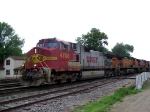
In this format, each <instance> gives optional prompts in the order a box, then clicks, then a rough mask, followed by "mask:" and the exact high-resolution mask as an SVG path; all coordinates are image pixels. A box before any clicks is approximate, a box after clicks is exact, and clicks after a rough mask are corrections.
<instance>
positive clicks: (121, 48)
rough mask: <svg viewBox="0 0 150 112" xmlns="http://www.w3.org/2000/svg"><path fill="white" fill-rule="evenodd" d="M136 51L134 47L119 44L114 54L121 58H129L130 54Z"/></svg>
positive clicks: (113, 49) (114, 49)
mask: <svg viewBox="0 0 150 112" xmlns="http://www.w3.org/2000/svg"><path fill="white" fill-rule="evenodd" d="M133 51H134V47H133V45H129V44H123V43H117V44H116V45H115V46H114V47H113V48H112V52H113V53H114V54H116V55H118V56H120V57H129V56H131V55H130V53H132V52H133Z"/></svg>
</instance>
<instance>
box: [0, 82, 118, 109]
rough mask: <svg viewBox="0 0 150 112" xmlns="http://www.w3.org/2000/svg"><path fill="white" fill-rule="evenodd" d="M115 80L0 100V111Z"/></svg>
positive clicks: (71, 93) (79, 91) (85, 89)
mask: <svg viewBox="0 0 150 112" xmlns="http://www.w3.org/2000/svg"><path fill="white" fill-rule="evenodd" d="M119 80H120V79H119ZM116 81H118V80H117V79H110V80H108V79H106V80H103V81H95V82H91V83H87V84H81V85H74V86H71V87H68V88H64V89H58V90H55V91H49V92H44V93H41V94H35V95H30V96H25V97H20V98H16V99H11V100H6V101H1V102H0V105H1V106H0V108H1V110H0V111H1V112H6V111H11V110H15V109H19V108H21V107H26V106H29V105H32V104H36V103H40V102H44V101H48V100H54V99H57V98H62V97H65V96H69V95H73V94H77V93H82V92H86V91H89V90H92V89H95V88H98V87H103V86H106V85H110V84H111V83H115V82H116ZM31 99H32V101H30V100H31ZM9 104H10V105H11V104H13V105H14V106H9ZM15 104H16V105H15ZM18 104H19V105H18Z"/></svg>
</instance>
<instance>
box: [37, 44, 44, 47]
mask: <svg viewBox="0 0 150 112" xmlns="http://www.w3.org/2000/svg"><path fill="white" fill-rule="evenodd" d="M43 46H44V44H43V43H42V44H37V45H36V47H43Z"/></svg>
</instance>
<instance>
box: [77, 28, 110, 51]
mask: <svg viewBox="0 0 150 112" xmlns="http://www.w3.org/2000/svg"><path fill="white" fill-rule="evenodd" d="M107 39H108V37H107V35H106V34H105V33H104V32H100V30H99V29H96V28H92V29H91V31H90V32H88V33H87V34H85V35H84V34H82V37H77V39H76V42H77V43H78V44H80V45H84V46H86V47H89V48H90V49H91V50H96V51H101V52H106V51H108V49H107V48H105V47H104V45H108V42H107Z"/></svg>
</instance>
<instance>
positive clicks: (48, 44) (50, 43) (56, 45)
mask: <svg viewBox="0 0 150 112" xmlns="http://www.w3.org/2000/svg"><path fill="white" fill-rule="evenodd" d="M45 47H51V48H55V47H58V43H57V42H48V43H46V44H45Z"/></svg>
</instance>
